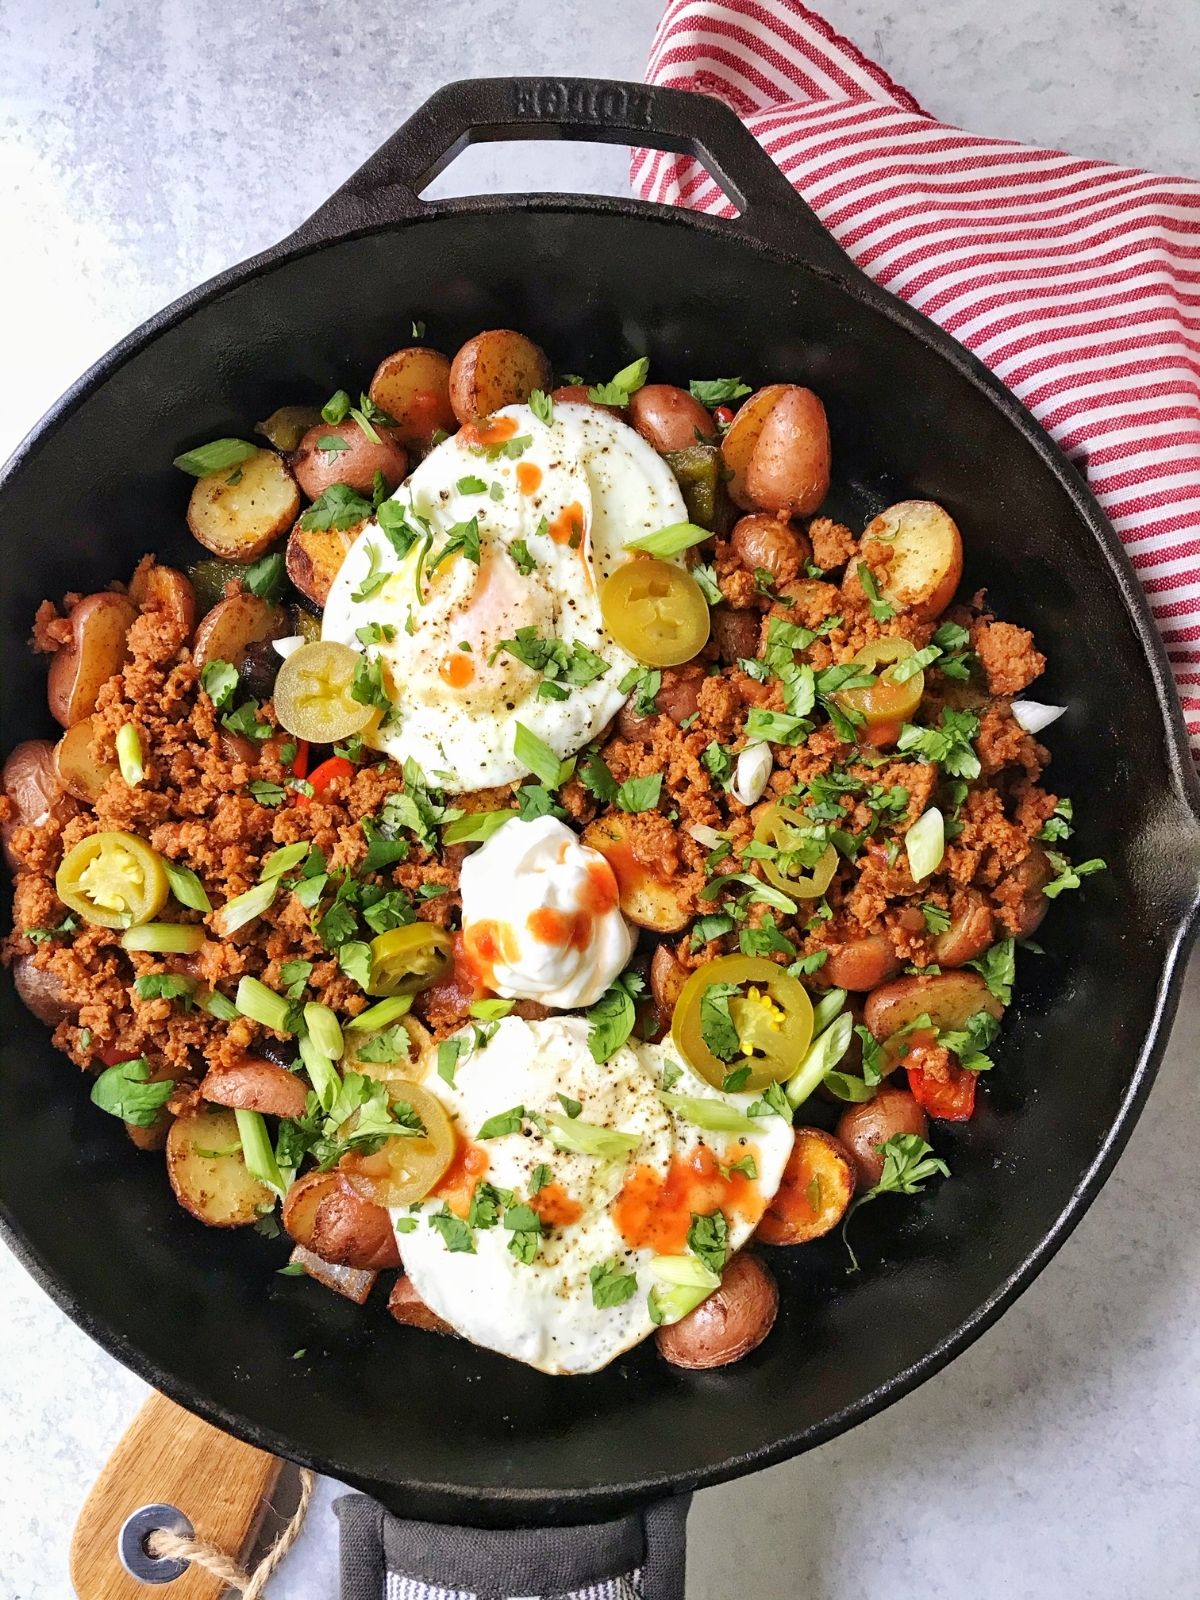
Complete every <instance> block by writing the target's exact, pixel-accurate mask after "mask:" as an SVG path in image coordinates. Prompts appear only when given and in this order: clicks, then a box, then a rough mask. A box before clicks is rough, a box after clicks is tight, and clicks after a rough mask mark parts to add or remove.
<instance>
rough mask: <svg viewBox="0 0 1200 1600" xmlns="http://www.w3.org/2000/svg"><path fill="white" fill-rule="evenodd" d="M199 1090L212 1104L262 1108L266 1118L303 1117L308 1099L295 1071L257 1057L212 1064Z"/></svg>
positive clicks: (260, 1109)
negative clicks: (217, 1065)
mask: <svg viewBox="0 0 1200 1600" xmlns="http://www.w3.org/2000/svg"><path fill="white" fill-rule="evenodd" d="M200 1093H201V1094H202V1095H203V1096H204V1098H205V1099H206V1100H211V1101H212V1102H213V1104H214V1105H218V1106H231V1107H232V1108H233V1109H234V1110H236V1111H261V1112H262V1113H263V1114H264V1115H265V1116H268V1117H302V1116H303V1115H304V1106H305V1102H306V1101H307V1099H308V1090H307V1089H306V1088H305V1086H304V1083H303V1082H302V1080H301V1079H300V1078H298V1077H297V1076H296V1074H295V1073H294V1072H289V1071H288V1070H287V1068H286V1067H280V1066H276V1064H275V1063H274V1062H273V1061H262V1060H259V1059H258V1057H256V1056H243V1057H242V1059H241V1060H240V1061H238V1062H235V1063H232V1064H230V1065H228V1066H220V1067H212V1068H211V1069H210V1070H209V1071H208V1073H207V1074H206V1075H205V1077H204V1078H203V1080H202V1081H201V1084H200Z"/></svg>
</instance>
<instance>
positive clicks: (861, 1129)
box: [837, 1084, 929, 1192]
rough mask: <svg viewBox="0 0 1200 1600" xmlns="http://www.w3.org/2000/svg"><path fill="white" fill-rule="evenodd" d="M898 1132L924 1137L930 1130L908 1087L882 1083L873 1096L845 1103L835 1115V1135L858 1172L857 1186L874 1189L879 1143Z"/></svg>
mask: <svg viewBox="0 0 1200 1600" xmlns="http://www.w3.org/2000/svg"><path fill="white" fill-rule="evenodd" d="M900 1133H915V1134H917V1135H918V1136H919V1137H920V1138H922V1139H924V1138H926V1137H927V1135H928V1133H929V1118H928V1117H927V1116H926V1115H925V1113H924V1111H922V1109H921V1107H920V1106H919V1105H918V1104H917V1102H916V1101H915V1100H914V1099H913V1097H912V1095H911V1094H909V1092H908V1090H907V1089H893V1088H892V1087H891V1085H890V1084H885V1085H884V1087H883V1088H881V1089H880V1090H879V1092H878V1093H877V1094H876V1096H875V1098H874V1099H873V1100H865V1101H864V1102H863V1103H862V1104H861V1105H857V1106H847V1107H846V1109H845V1110H844V1111H843V1112H842V1114H841V1116H840V1117H839V1118H838V1125H837V1136H838V1138H839V1139H840V1140H841V1142H842V1144H843V1145H844V1146H845V1147H846V1150H847V1151H848V1152H849V1155H850V1159H851V1161H852V1162H853V1163H854V1170H855V1172H856V1173H857V1175H858V1187H859V1188H860V1189H862V1190H863V1191H864V1192H865V1191H866V1190H867V1189H873V1188H874V1187H875V1185H876V1184H877V1183H878V1182H879V1180H880V1178H881V1177H882V1176H883V1157H882V1156H881V1155H880V1153H879V1147H880V1145H883V1144H886V1143H887V1142H888V1140H889V1139H892V1138H895V1136H896V1135H897V1134H900Z"/></svg>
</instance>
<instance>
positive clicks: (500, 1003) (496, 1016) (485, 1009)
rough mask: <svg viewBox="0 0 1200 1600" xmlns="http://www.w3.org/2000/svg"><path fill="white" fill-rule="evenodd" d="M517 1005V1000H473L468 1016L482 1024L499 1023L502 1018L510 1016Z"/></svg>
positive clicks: (468, 1009) (468, 1008)
mask: <svg viewBox="0 0 1200 1600" xmlns="http://www.w3.org/2000/svg"><path fill="white" fill-rule="evenodd" d="M516 1003H517V1002H516V1001H515V1000H472V1002H471V1004H470V1005H469V1006H468V1007H467V1015H468V1016H469V1017H475V1018H477V1019H478V1020H479V1021H480V1022H498V1021H499V1020H500V1018H501V1017H506V1016H508V1014H509V1012H510V1011H511V1010H512V1008H513V1007H514V1006H515V1005H516Z"/></svg>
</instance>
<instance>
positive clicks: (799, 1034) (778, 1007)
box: [671, 956, 813, 1090]
mask: <svg viewBox="0 0 1200 1600" xmlns="http://www.w3.org/2000/svg"><path fill="white" fill-rule="evenodd" d="M712 990H715V991H716V992H715V994H710V991H712ZM723 1012H727V1013H728V1023H726V1021H725V1017H724V1015H723V1014H722V1013H723ZM812 1028H813V1009H812V1002H811V1000H810V999H809V998H808V993H807V991H806V990H805V988H804V985H803V984H802V983H800V982H798V980H797V979H795V978H793V977H791V976H789V974H788V973H786V972H785V971H784V969H783V968H782V967H779V966H776V964H775V963H774V962H773V961H768V960H767V959H766V957H765V956H718V957H717V959H716V960H715V961H706V962H705V963H704V965H703V966H702V967H697V968H696V970H695V972H693V973H692V975H691V977H690V978H689V979H688V980H687V982H686V983H685V984H684V986H683V988H682V990H681V991H680V994H679V999H678V1000H677V1001H676V1003H675V1011H674V1013H673V1015H672V1017H671V1040H672V1042H673V1044H674V1045H675V1048H676V1049H677V1050H678V1051H679V1053H680V1055H681V1056H682V1057H683V1058H684V1060H685V1061H686V1062H687V1064H688V1066H690V1067H691V1068H692V1069H693V1071H695V1072H698V1073H699V1074H700V1076H701V1077H702V1078H704V1079H705V1081H706V1082H708V1083H711V1084H712V1086H713V1088H714V1089H720V1088H721V1087H722V1086H723V1084H724V1083H725V1080H726V1078H727V1077H728V1076H729V1074H730V1073H731V1072H737V1071H738V1069H739V1068H748V1069H749V1070H748V1072H747V1074H746V1077H745V1078H743V1079H741V1080H740V1088H742V1089H743V1090H753V1089H765V1088H766V1086H767V1085H768V1084H769V1083H782V1082H784V1081H785V1080H786V1079H788V1078H790V1077H792V1075H793V1074H794V1073H795V1072H796V1070H797V1069H798V1067H799V1065H800V1063H801V1061H803V1059H804V1057H805V1054H806V1053H807V1051H808V1047H809V1044H810V1043H811V1042H812Z"/></svg>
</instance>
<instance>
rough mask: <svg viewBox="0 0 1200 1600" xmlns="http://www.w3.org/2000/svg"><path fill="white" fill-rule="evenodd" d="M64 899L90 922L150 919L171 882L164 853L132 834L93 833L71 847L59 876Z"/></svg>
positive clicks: (121, 924)
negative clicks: (165, 864)
mask: <svg viewBox="0 0 1200 1600" xmlns="http://www.w3.org/2000/svg"><path fill="white" fill-rule="evenodd" d="M54 888H55V891H56V893H57V894H58V898H59V899H60V900H61V901H62V903H63V904H64V905H65V906H69V907H70V909H71V910H72V911H74V912H77V913H78V915H79V916H81V917H82V918H83V919H84V921H85V922H91V923H94V924H95V925H96V926H97V927H100V928H130V927H136V926H137V925H138V924H139V923H142V922H150V921H151V920H152V919H153V918H154V917H156V916H157V915H158V913H159V912H160V911H161V910H162V908H163V906H164V905H166V903H167V896H168V894H169V893H170V884H169V883H168V882H167V874H166V871H165V869H164V867H163V864H162V858H161V857H160V856H159V854H158V852H157V851H155V850H151V848H150V846H149V845H148V844H147V843H146V842H145V841H144V840H143V839H139V838H138V837H137V835H136V834H132V833H117V832H112V833H93V834H92V835H91V836H90V837H89V838H87V839H81V840H80V841H79V843H78V844H77V845H75V846H74V848H73V849H71V850H68V851H67V853H66V855H65V856H64V857H63V859H62V865H61V866H60V867H59V869H58V873H57V875H56V877H55V879H54Z"/></svg>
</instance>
